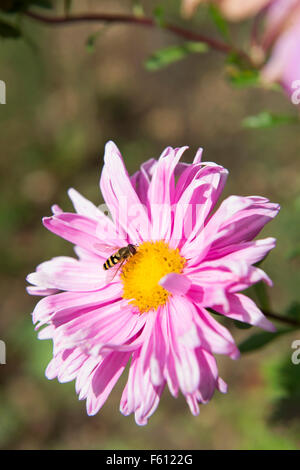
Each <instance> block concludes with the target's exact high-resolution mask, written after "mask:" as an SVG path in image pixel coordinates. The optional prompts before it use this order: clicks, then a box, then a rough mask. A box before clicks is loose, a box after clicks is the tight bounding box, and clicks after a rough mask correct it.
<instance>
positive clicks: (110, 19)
mask: <svg viewBox="0 0 300 470" xmlns="http://www.w3.org/2000/svg"><path fill="white" fill-rule="evenodd" d="M25 15H26V16H27V17H29V18H31V19H33V20H36V21H39V22H41V23H45V24H48V25H52V26H59V25H68V24H72V23H80V22H85V21H87V22H94V21H101V22H104V23H126V24H134V25H140V26H146V27H150V28H161V26H159V25H158V24H157V22H156V21H155V19H153V18H149V17H146V16H135V15H124V14H113V13H87V14H82V15H72V16H69V15H68V16H60V17H58V16H56V17H52V16H45V15H40V14H38V13H34V12H30V11H27V12H25ZM162 28H163V29H165V30H166V31H169V32H171V33H173V34H175V35H176V36H179V37H181V38H183V39H186V40H189V41H195V42H203V43H205V44H207V45H208V46H209V47H211V48H212V49H215V50H216V51H219V52H223V53H225V54H229V53H233V52H234V53H236V54H238V55H240V56H241V57H243V58H244V59H246V60H247V61H248V62H250V63H251V59H250V57H249V56H248V55H247V54H246V53H245V52H244V51H242V50H239V49H236V48H235V47H234V46H232V45H229V44H227V43H225V42H222V41H219V40H217V39H214V38H210V37H207V36H205V35H203V34H201V33H198V32H197V33H196V32H194V31H190V30H187V29H184V28H182V27H181V26H177V25H174V24H171V23H165V24H164V25H163V26H162Z"/></svg>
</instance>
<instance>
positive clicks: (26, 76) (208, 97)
mask: <svg viewBox="0 0 300 470" xmlns="http://www.w3.org/2000/svg"><path fill="white" fill-rule="evenodd" d="M61 3H62V2H56V4H57V12H60V11H61V8H60V7H61ZM144 3H147V7H148V11H150V6H151V7H153V5H155V3H157V2H144ZM164 3H165V5H166V6H165V8H166V11H167V13H168V18H170V19H172V20H173V21H175V23H176V22H177V23H179V22H183V20H182V19H180V15H179V4H180V2H179V1H166V2H164ZM130 5H131V2H130V1H129V0H128V1H121V0H120V1H96V0H94V1H92V0H90V1H88V0H82V1H80V2H79V1H78V0H77V1H74V2H73V10H74V12H77V13H79V12H96V11H123V12H126V11H127V12H128V11H129V8H130ZM146 10H147V8H146ZM183 24H185V25H186V27H188V28H194V29H196V30H197V29H199V28H201V30H202V31H205V32H206V33H207V34H210V35H216V31H215V29H214V27H213V26H212V25H211V22H210V21H209V19H208V17H207V15H206V13H205V12H200V13H198V15H197V16H195V18H194V19H193V20H192V21H190V22H185V23H184V22H183ZM23 25H24V27H25V31H26V33H27V42H24V41H15V40H1V42H0V63H1V68H0V79H1V80H4V81H5V82H6V86H7V104H6V105H0V135H1V153H0V172H1V198H0V225H1V233H0V237H1V243H0V270H1V273H0V275H1V287H0V288H1V315H0V339H2V340H4V341H5V342H6V346H7V364H6V365H0V448H2V449H6V448H14V449H29V448H31V449H32V448H33V449H65V448H67V449H84V448H89V449H130V448H135V449H168V448H171V449H172V448H173V449H204V448H208V449H220V448H223V449H232V448H238V449H266V448H269V449H296V448H299V447H300V424H299V423H300V421H299V418H300V409H299V403H300V401H299V398H300V392H299V388H300V385H299V384H300V365H298V366H295V365H293V364H291V360H290V356H291V353H292V349H291V343H292V341H293V340H294V339H300V332H298V335H297V333H293V334H289V335H285V336H282V337H281V338H279V339H278V340H277V341H274V342H273V343H271V344H270V345H269V346H267V347H265V348H264V349H261V350H259V351H257V352H255V353H252V354H251V353H249V354H248V355H244V356H242V358H241V359H240V360H238V361H232V360H230V359H228V358H223V357H220V358H218V363H219V366H220V374H221V376H222V377H223V378H224V379H225V381H226V382H227V383H228V385H229V393H228V394H227V395H220V394H218V393H216V395H215V397H214V398H213V400H212V401H211V403H209V404H208V405H205V406H202V407H201V413H200V416H198V417H197V418H195V417H193V416H192V415H190V412H189V410H188V407H187V405H186V404H185V402H184V400H183V399H182V398H178V399H177V400H175V399H173V398H172V397H171V396H170V394H169V392H167V391H166V392H165V393H164V395H163V398H162V401H161V403H160V406H159V408H158V410H157V411H156V413H155V414H154V416H153V417H152V418H151V419H150V421H149V424H148V425H147V426H146V427H142V428H141V427H138V426H137V425H136V424H135V422H134V419H133V417H132V416H131V417H129V418H128V417H127V418H126V417H124V416H122V415H121V414H120V413H119V410H118V407H119V400H120V394H121V391H122V387H123V386H124V383H125V377H123V378H122V379H121V381H120V383H119V384H118V386H117V387H116V388H115V389H114V391H113V392H112V394H111V396H110V397H109V399H108V401H107V403H106V404H105V405H104V407H103V409H102V410H101V411H100V412H99V413H98V415H97V416H95V417H88V416H87V415H86V411H85V403H84V402H79V401H78V400H77V397H76V394H75V390H74V383H71V384H59V383H58V382H57V381H48V380H47V379H46V378H45V377H44V370H45V367H46V365H47V363H48V361H49V359H50V357H51V343H50V342H49V341H39V340H37V338H36V333H35V332H34V328H33V325H32V322H31V316H30V313H31V312H32V310H33V308H34V305H35V304H36V302H37V300H38V298H35V297H30V296H28V295H27V294H26V292H25V285H26V282H25V276H26V275H27V274H28V273H29V272H32V271H34V269H35V266H36V265H37V264H39V263H40V262H42V261H44V260H47V259H49V258H51V257H53V256H57V255H64V254H66V255H67V254H70V255H72V253H73V252H72V247H71V246H70V245H69V244H68V243H67V242H65V241H63V240H61V239H59V238H58V237H56V236H54V235H53V234H51V233H48V232H47V231H46V230H45V229H44V228H43V226H42V224H41V218H42V216H45V215H50V206H51V205H52V204H54V203H58V204H59V205H61V206H62V207H63V208H64V209H65V210H72V209H71V204H70V202H69V200H68V198H67V195H66V192H67V189H68V188H69V187H71V186H72V187H75V188H76V189H78V190H79V191H80V192H81V193H82V194H84V195H85V196H86V197H88V198H90V199H91V200H92V201H93V202H94V203H96V204H99V203H101V202H102V199H101V195H100V191H99V187H98V181H99V176H100V171H101V167H102V161H103V149H104V145H105V142H106V141H107V140H109V139H112V140H114V141H115V142H116V144H117V145H118V146H119V148H120V150H121V152H122V154H123V156H124V160H125V162H126V165H127V168H128V170H129V172H130V173H133V172H135V171H136V170H137V169H138V167H139V165H140V164H141V163H142V162H143V161H144V160H146V159H148V158H151V157H154V158H157V157H158V156H159V154H160V153H161V152H162V150H163V149H164V147H166V146H167V145H171V146H182V145H189V146H190V150H189V151H188V152H187V153H186V155H185V158H186V160H187V161H191V159H192V157H193V155H194V153H195V151H196V149H197V148H198V147H199V146H202V147H204V150H205V153H204V156H205V158H204V160H208V161H215V162H217V163H219V164H221V165H223V166H225V167H226V168H228V169H229V172H230V176H229V180H228V184H227V186H226V189H225V192H224V197H226V196H228V195H229V194H238V195H261V196H265V197H268V198H269V199H270V200H271V201H273V202H279V203H280V204H281V206H282V210H281V212H280V214H279V216H278V217H277V218H276V220H274V221H273V222H272V223H271V224H270V225H269V226H267V227H266V228H265V229H264V231H263V233H262V236H263V237H267V236H274V237H276V238H277V239H278V245H277V248H276V249H275V250H274V252H272V253H271V254H270V255H269V257H268V258H267V260H266V261H265V262H264V265H263V268H264V269H265V270H266V271H267V273H268V274H269V275H270V276H271V278H272V279H273V281H274V287H273V288H272V289H270V290H269V294H270V297H271V304H272V309H273V310H274V311H276V312H277V313H280V314H284V313H285V312H286V311H287V309H288V308H289V307H290V305H291V304H292V302H297V301H298V302H299V301H300V289H299V285H300V272H299V262H300V261H299V257H298V258H297V256H296V255H297V253H296V252H295V250H297V247H298V251H299V252H300V250H299V228H300V171H299V170H300V159H299V150H300V142H299V127H297V126H293V125H290V126H281V127H275V128H270V129H260V130H255V129H253V130H251V129H250V130H249V129H243V128H242V126H241V121H242V119H243V118H245V117H246V116H248V115H251V114H256V113H258V112H260V111H261V109H262V108H265V109H268V110H274V111H276V112H283V113H285V112H286V113H289V112H293V111H294V108H293V106H292V105H291V104H290V103H289V101H288V99H287V98H286V97H285V96H284V95H283V94H281V93H276V92H274V91H266V90H261V89H257V88H251V89H233V88H232V87H231V85H230V84H229V83H228V81H227V80H226V76H225V73H224V57H223V56H222V54H220V53H218V52H210V53H208V54H196V55H193V56H189V57H188V58H186V59H184V60H183V61H181V62H179V63H176V64H173V65H171V66H169V67H168V68H165V69H161V70H159V71H157V72H149V71H147V70H146V69H145V67H144V66H143V62H144V61H145V59H146V58H147V57H148V56H149V54H151V53H152V52H153V51H155V50H157V49H159V48H161V47H165V46H168V45H171V44H177V43H179V42H180V41H179V40H178V39H177V38H176V37H174V36H172V35H170V34H168V33H166V32H164V31H162V30H150V29H147V28H141V27H135V26H124V25H115V26H113V27H103V26H101V25H99V24H78V25H73V26H65V27H56V28H55V27H48V26H43V25H38V24H36V23H35V22H33V21H31V20H30V19H24V20H23ZM243 28H244V29H243ZM243 28H242V29H240V28H238V27H237V26H234V27H233V34H234V35H235V37H236V38H238V37H239V38H240V39H241V40H243V38H244V36H245V37H246V32H247V28H248V25H247V23H246V24H245V25H244V27H243ZM98 32H99V34H98ZM92 33H96V35H97V36H98V37H97V41H96V43H95V47H94V50H93V51H91V50H90V49H91V47H90V48H87V45H86V43H87V40H88V38H89V37H90V35H91V34H92ZM32 44H33V45H32ZM297 244H298V245H297ZM299 252H298V254H299ZM231 329H232V334H233V335H234V337H235V338H236V339H237V342H239V341H240V340H241V339H243V338H244V337H247V335H249V334H250V333H249V330H246V331H241V330H239V329H237V328H236V327H234V326H232V328H231ZM253 331H254V329H253ZM251 332H252V330H251Z"/></svg>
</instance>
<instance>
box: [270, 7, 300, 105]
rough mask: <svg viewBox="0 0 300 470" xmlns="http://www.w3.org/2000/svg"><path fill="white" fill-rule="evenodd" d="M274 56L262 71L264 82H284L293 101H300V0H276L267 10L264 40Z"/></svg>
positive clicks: (295, 102)
mask: <svg viewBox="0 0 300 470" xmlns="http://www.w3.org/2000/svg"><path fill="white" fill-rule="evenodd" d="M263 43H264V45H265V48H267V49H270V50H271V56H270V58H269V60H268V62H267V64H266V65H265V66H264V68H263V70H262V78H263V80H264V81H265V82H269V83H274V82H278V83H281V85H282V86H283V88H284V89H285V91H286V92H287V94H288V95H289V96H290V98H291V99H292V101H293V103H294V104H299V103H300V55H299V50H300V0H275V1H274V2H273V3H272V4H271V6H270V8H269V9H268V10H267V13H266V31H265V35H264V39H263Z"/></svg>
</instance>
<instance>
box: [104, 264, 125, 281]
mask: <svg viewBox="0 0 300 470" xmlns="http://www.w3.org/2000/svg"><path fill="white" fill-rule="evenodd" d="M124 261H125V259H123V260H122V261H121V262H120V263H118V264H116V265H115V266H113V267H112V268H110V269H108V270H107V271H106V277H105V281H106V283H107V284H109V283H110V282H112V281H113V280H114V278H115V276H116V275H117V274H118V272H119V271H120V269H121V267H122V266H123V263H124Z"/></svg>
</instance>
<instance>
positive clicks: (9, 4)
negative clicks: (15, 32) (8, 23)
mask: <svg viewBox="0 0 300 470" xmlns="http://www.w3.org/2000/svg"><path fill="white" fill-rule="evenodd" d="M31 6H35V7H39V8H47V9H51V8H53V3H52V1H51V0H6V1H5V2H2V4H1V6H0V10H3V11H5V13H12V14H13V13H18V12H21V11H25V10H27V9H28V8H30V7H31Z"/></svg>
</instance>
